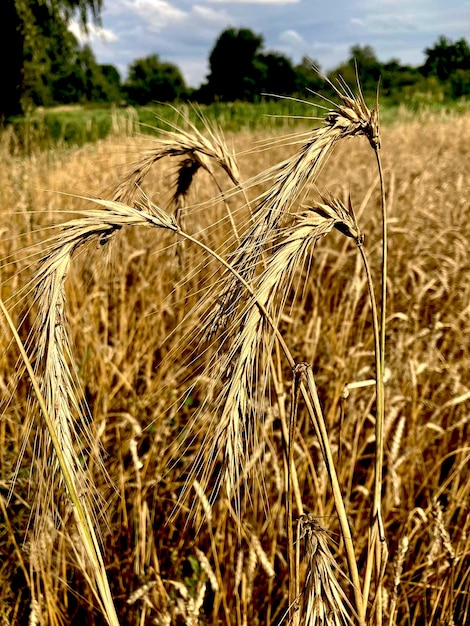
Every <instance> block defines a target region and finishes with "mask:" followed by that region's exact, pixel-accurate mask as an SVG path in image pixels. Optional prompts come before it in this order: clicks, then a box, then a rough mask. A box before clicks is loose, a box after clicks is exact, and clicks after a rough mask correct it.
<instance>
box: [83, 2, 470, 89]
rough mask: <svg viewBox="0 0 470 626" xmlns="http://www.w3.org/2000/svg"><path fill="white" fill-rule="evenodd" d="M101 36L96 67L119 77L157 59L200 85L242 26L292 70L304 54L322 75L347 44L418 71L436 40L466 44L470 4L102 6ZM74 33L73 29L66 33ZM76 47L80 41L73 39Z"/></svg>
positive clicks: (95, 41)
mask: <svg viewBox="0 0 470 626" xmlns="http://www.w3.org/2000/svg"><path fill="white" fill-rule="evenodd" d="M103 3H104V8H103V12H102V29H101V30H97V29H96V28H94V27H93V26H92V27H91V29H90V36H89V39H88V43H90V44H91V46H92V48H93V50H94V53H95V56H96V58H97V61H98V62H99V63H111V64H113V65H115V66H116V67H117V68H118V69H119V71H120V73H121V76H122V77H123V78H125V76H126V73H127V68H128V66H129V65H130V64H131V63H132V62H133V61H134V60H136V59H137V58H141V57H145V56H148V55H149V54H158V55H159V57H160V58H161V60H162V61H169V62H171V63H175V64H176V65H178V67H179V68H180V69H181V71H182V73H183V75H184V77H185V79H186V82H187V84H188V85H191V86H193V87H197V86H199V85H200V84H201V83H202V82H203V81H204V80H205V78H206V76H207V74H208V64H207V60H208V57H209V54H210V51H211V49H212V47H213V46H214V43H215V41H216V39H217V37H218V36H219V35H220V33H221V32H222V31H223V30H224V29H225V28H228V27H235V28H239V27H246V28H250V29H251V30H253V31H254V32H255V33H257V34H261V35H263V37H264V42H265V49H266V50H276V51H278V52H282V53H283V54H285V55H286V56H288V57H289V58H290V59H291V61H292V62H294V63H298V62H299V61H300V60H301V58H302V56H304V55H306V56H308V57H310V58H311V59H314V60H316V61H317V62H319V64H320V66H321V68H322V69H323V70H325V71H328V70H330V69H332V68H333V67H335V66H337V65H339V64H340V63H341V62H342V61H344V60H346V59H347V58H348V56H349V49H350V47H351V46H352V45H355V44H360V45H366V44H368V45H371V46H372V47H373V48H374V50H375V52H376V54H377V56H378V58H379V59H380V60H381V61H387V60H389V59H391V58H398V59H399V60H400V61H401V62H402V63H407V64H412V65H419V64H421V63H422V62H423V60H424V54H423V51H424V49H425V48H427V47H430V46H432V45H433V44H434V43H435V42H436V41H437V39H438V37H439V36H440V35H445V36H446V37H448V38H449V39H452V40H456V39H460V38H462V37H464V38H466V39H467V41H468V40H469V38H470V0H322V1H318V0H103ZM73 30H74V32H75V34H78V29H77V27H76V26H75V27H74V28H73ZM80 39H81V41H85V39H84V38H83V36H82V35H80Z"/></svg>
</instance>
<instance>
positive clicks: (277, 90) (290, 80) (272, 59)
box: [258, 52, 297, 96]
mask: <svg viewBox="0 0 470 626" xmlns="http://www.w3.org/2000/svg"><path fill="white" fill-rule="evenodd" d="M258 61H259V65H260V67H261V71H262V72H263V84H262V91H263V92H264V93H267V94H275V95H276V96H286V95H291V94H293V93H294V92H295V91H296V86H297V84H296V73H295V70H294V68H293V66H292V63H291V62H290V60H289V59H288V58H287V57H285V56H284V55H283V54H280V53H279V52H268V53H267V54H259V55H258Z"/></svg>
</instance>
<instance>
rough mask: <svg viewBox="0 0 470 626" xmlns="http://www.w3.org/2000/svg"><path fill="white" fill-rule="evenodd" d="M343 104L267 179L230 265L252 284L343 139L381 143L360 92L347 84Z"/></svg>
mask: <svg viewBox="0 0 470 626" xmlns="http://www.w3.org/2000/svg"><path fill="white" fill-rule="evenodd" d="M335 91H336V93H337V95H338V96H339V98H340V100H341V104H339V105H338V106H337V108H336V109H334V110H330V111H329V112H328V115H327V116H326V117H325V119H324V125H323V126H322V127H320V128H318V129H316V130H314V131H313V132H312V134H311V136H310V138H309V140H308V141H307V142H306V143H305V144H303V145H302V146H301V147H300V149H299V151H298V152H297V154H295V155H294V156H292V157H291V158H290V159H287V160H286V161H283V162H282V163H280V164H279V165H278V166H277V168H275V169H273V170H272V171H271V172H270V174H269V177H270V178H271V179H274V180H273V183H272V185H271V187H270V189H268V191H267V192H266V193H265V194H264V196H263V197H262V198H261V200H260V202H259V204H258V206H257V208H256V210H255V213H254V216H253V225H252V227H251V228H250V230H249V231H248V232H247V234H246V235H245V236H244V237H243V239H242V241H241V243H240V246H239V248H238V249H237V250H236V251H235V253H234V255H233V257H232V259H231V264H232V265H233V267H234V268H235V269H236V270H237V271H238V272H239V273H240V274H241V275H242V276H243V277H244V278H245V279H246V280H247V281H248V282H249V281H250V280H251V279H252V277H253V275H254V274H255V272H256V268H257V264H258V261H259V258H260V256H261V254H262V253H263V250H264V248H265V246H266V242H267V241H268V240H269V238H270V236H271V234H272V231H273V230H274V229H276V228H278V226H279V225H280V223H281V220H282V218H283V217H284V216H285V215H286V214H287V213H288V212H289V211H291V209H292V207H293V205H294V204H295V203H296V202H297V201H299V200H300V199H301V198H302V195H303V193H304V190H305V187H306V185H307V183H309V184H310V185H311V184H313V183H314V182H315V180H316V178H317V176H318V174H319V172H320V170H321V168H322V166H323V164H324V163H325V160H326V159H327V157H328V156H329V155H330V153H331V151H332V149H333V148H334V147H335V146H336V145H337V143H338V142H339V141H341V140H342V139H347V138H349V137H354V136H358V135H363V136H365V137H367V138H368V140H369V142H370V143H371V145H373V146H377V145H379V143H380V139H379V125H378V111H377V110H376V109H372V110H369V109H368V108H367V106H366V104H365V102H364V98H363V96H362V93H361V92H360V91H359V94H358V95H357V96H354V95H353V94H352V92H351V90H350V89H349V87H348V86H347V85H346V84H342V83H341V84H340V88H337V87H335ZM240 293H241V292H240V285H239V284H238V283H237V281H236V280H230V281H229V282H228V284H227V287H226V288H225V289H224V291H223V293H222V294H221V296H220V298H219V304H218V306H217V307H215V308H214V312H213V315H212V317H213V319H212V323H211V326H210V333H211V334H214V333H215V332H217V330H218V328H219V327H220V326H224V325H225V324H226V322H227V319H228V318H229V317H230V315H231V314H232V313H233V311H234V305H236V302H237V300H238V298H239V296H240Z"/></svg>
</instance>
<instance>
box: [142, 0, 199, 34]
mask: <svg viewBox="0 0 470 626" xmlns="http://www.w3.org/2000/svg"><path fill="white" fill-rule="evenodd" d="M130 8H131V9H132V10H133V11H134V13H135V14H137V15H138V16H139V17H140V18H142V19H144V20H145V21H146V23H147V25H148V28H149V29H150V30H153V31H156V32H159V31H161V30H162V29H163V28H166V27H168V26H171V25H173V24H175V23H179V22H182V21H184V20H185V19H186V17H187V15H188V14H187V13H186V12H185V11H182V10H181V9H177V8H176V7H175V6H173V5H172V4H170V3H169V2H166V0H135V1H134V2H132V4H131V5H130Z"/></svg>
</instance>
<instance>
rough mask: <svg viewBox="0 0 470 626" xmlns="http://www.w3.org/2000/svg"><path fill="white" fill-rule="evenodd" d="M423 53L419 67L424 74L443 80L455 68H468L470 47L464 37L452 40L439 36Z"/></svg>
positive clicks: (454, 70) (469, 65)
mask: <svg viewBox="0 0 470 626" xmlns="http://www.w3.org/2000/svg"><path fill="white" fill-rule="evenodd" d="M425 54H426V60H425V62H424V65H423V66H422V67H421V71H422V73H423V74H424V76H437V78H438V79H439V80H440V81H442V82H445V81H447V80H449V78H450V77H451V75H452V74H453V73H454V72H456V71H457V70H464V71H465V70H470V47H469V45H468V43H467V41H466V40H465V39H459V40H458V41H456V42H452V41H451V40H450V39H447V38H446V37H443V36H441V37H439V39H438V41H437V43H435V44H434V46H433V47H432V48H426V50H425Z"/></svg>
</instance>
